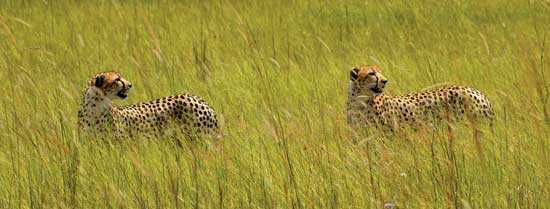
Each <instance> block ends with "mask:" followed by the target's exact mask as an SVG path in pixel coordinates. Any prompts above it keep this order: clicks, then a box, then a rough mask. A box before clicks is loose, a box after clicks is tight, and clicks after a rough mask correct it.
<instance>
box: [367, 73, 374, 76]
mask: <svg viewBox="0 0 550 209" xmlns="http://www.w3.org/2000/svg"><path fill="white" fill-rule="evenodd" d="M367 75H370V76H373V75H376V73H375V72H369V73H367Z"/></svg>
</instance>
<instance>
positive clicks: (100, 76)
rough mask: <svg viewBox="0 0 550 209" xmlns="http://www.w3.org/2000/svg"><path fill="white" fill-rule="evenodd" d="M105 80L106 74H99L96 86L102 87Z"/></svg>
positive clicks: (96, 78)
mask: <svg viewBox="0 0 550 209" xmlns="http://www.w3.org/2000/svg"><path fill="white" fill-rule="evenodd" d="M104 82H105V76H104V75H98V76H97V77H95V82H94V85H95V86H96V87H101V86H103V83H104Z"/></svg>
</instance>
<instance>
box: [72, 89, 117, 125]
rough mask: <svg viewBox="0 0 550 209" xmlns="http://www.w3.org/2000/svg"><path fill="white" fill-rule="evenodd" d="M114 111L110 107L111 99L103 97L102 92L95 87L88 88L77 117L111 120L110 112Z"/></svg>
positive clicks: (111, 106)
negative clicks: (106, 118)
mask: <svg viewBox="0 0 550 209" xmlns="http://www.w3.org/2000/svg"><path fill="white" fill-rule="evenodd" d="M114 110H116V108H115V107H114V106H113V105H112V102H111V99H109V98H108V97H106V96H104V94H103V92H101V91H100V90H98V89H96V88H95V87H89V88H87V89H86V92H85V93H84V101H83V102H82V105H81V106H80V113H79V117H83V118H96V119H100V118H105V117H108V118H112V111H114ZM90 122H94V121H90Z"/></svg>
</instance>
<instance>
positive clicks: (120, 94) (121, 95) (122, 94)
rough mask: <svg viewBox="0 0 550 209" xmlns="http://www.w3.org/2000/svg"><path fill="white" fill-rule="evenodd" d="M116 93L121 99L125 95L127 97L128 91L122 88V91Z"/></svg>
mask: <svg viewBox="0 0 550 209" xmlns="http://www.w3.org/2000/svg"><path fill="white" fill-rule="evenodd" d="M116 95H117V96H118V97H120V98H122V99H126V97H128V91H124V90H122V91H119V92H118V93H117V94H116Z"/></svg>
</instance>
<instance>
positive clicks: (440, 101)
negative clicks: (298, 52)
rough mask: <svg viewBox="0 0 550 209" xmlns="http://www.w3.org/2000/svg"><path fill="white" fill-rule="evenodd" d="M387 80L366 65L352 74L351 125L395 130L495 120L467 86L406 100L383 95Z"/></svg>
mask: <svg viewBox="0 0 550 209" xmlns="http://www.w3.org/2000/svg"><path fill="white" fill-rule="evenodd" d="M387 84H388V79H386V78H385V77H384V75H382V73H381V70H380V68H379V67H378V66H369V65H364V66H361V67H356V68H353V69H352V70H351V72H350V82H349V94H348V101H347V118H348V123H349V124H363V125H365V124H366V125H367V126H382V127H386V128H389V129H390V130H395V129H398V128H402V127H406V126H409V127H410V126H411V125H412V127H415V126H416V127H418V125H421V124H424V125H433V122H435V121H436V120H442V119H449V120H455V119H460V118H465V117H468V118H471V119H474V120H475V121H477V120H479V119H489V120H491V121H492V119H493V117H494V112H493V108H492V105H491V102H490V101H489V100H488V99H487V97H486V96H485V95H484V94H483V93H481V92H480V91H479V90H476V89H474V88H471V87H467V86H458V85H446V86H441V87H435V88H433V89H429V90H424V91H420V92H413V93H409V94H406V95H403V96H390V95H386V94H384V89H385V87H386V85H387Z"/></svg>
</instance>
